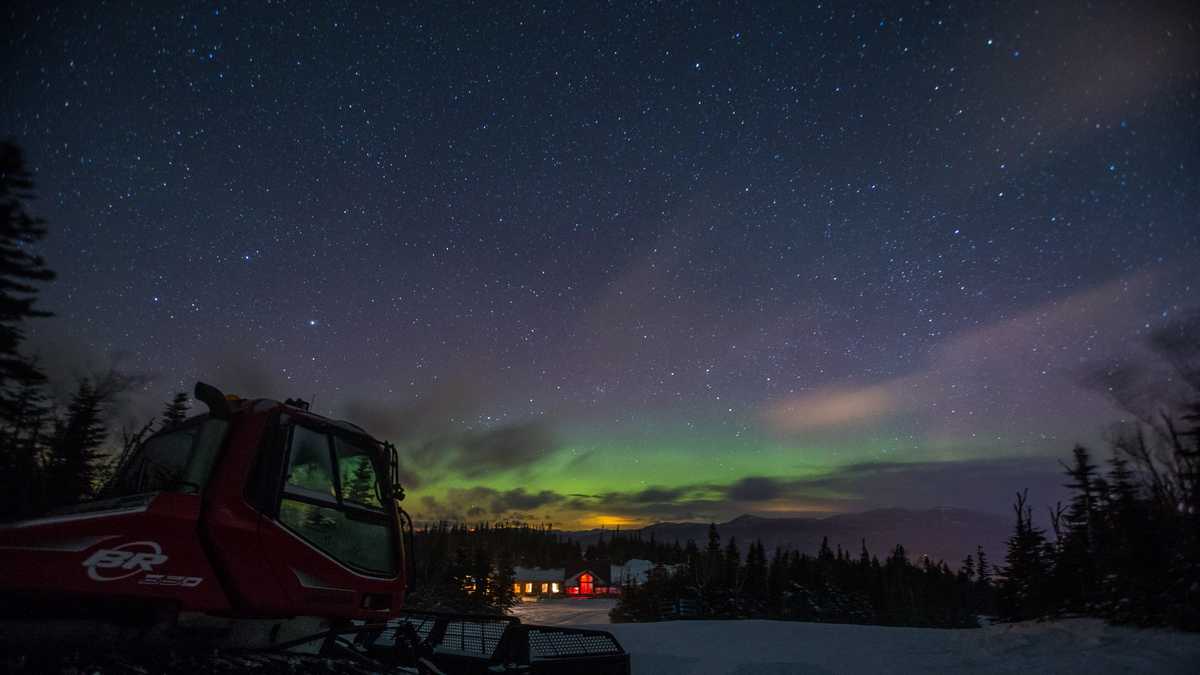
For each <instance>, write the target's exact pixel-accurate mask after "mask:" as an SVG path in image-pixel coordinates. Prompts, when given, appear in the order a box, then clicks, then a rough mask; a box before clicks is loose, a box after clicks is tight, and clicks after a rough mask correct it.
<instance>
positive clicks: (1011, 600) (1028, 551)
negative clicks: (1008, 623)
mask: <svg viewBox="0 0 1200 675" xmlns="http://www.w3.org/2000/svg"><path fill="white" fill-rule="evenodd" d="M1028 498H1029V493H1028V491H1025V492H1019V493H1017V500H1016V503H1015V504H1014V506H1013V511H1014V512H1015V513H1016V516H1017V522H1016V527H1015V530H1014V532H1013V535H1012V536H1011V537H1009V539H1008V552H1007V555H1006V558H1005V563H1006V567H1005V570H1004V581H1003V582H1002V583H1001V585H1000V609H1001V612H1002V613H1003V615H1004V618H1007V619H1012V620H1024V619H1032V618H1037V617H1039V616H1042V614H1043V613H1045V611H1046V609H1048V606H1049V604H1050V600H1051V599H1050V598H1048V597H1047V595H1048V593H1047V591H1048V588H1047V580H1048V578H1049V577H1050V559H1051V558H1052V555H1053V550H1052V549H1048V546H1049V543H1048V542H1047V541H1046V536H1045V533H1044V532H1042V530H1041V529H1040V528H1038V527H1037V526H1035V525H1034V524H1033V511H1032V509H1030V508H1029V507H1028V506H1026V501H1027V500H1028Z"/></svg>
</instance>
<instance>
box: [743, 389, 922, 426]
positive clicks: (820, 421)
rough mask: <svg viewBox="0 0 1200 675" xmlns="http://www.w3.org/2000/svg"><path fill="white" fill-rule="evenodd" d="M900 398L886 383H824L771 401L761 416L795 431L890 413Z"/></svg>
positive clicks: (899, 404) (896, 407)
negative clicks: (854, 386) (853, 385)
mask: <svg viewBox="0 0 1200 675" xmlns="http://www.w3.org/2000/svg"><path fill="white" fill-rule="evenodd" d="M903 401H904V399H902V398H901V397H899V396H898V395H897V392H896V391H895V387H891V386H887V385H873V386H867V387H861V388H857V389H851V388H844V387H843V388H837V387H828V388H823V389H820V390H817V391H814V392H812V393H807V394H801V395H800V396H795V397H792V398H789V399H786V400H784V401H781V402H779V403H777V404H775V405H772V406H770V407H769V408H768V409H767V410H766V412H765V413H764V417H765V418H766V420H767V422H768V423H769V424H770V425H771V426H772V427H773V428H774V429H775V430H777V431H780V432H782V433H797V432H801V431H806V430H809V429H815V428H823V427H831V426H842V425H844V424H848V423H851V422H857V421H859V420H862V419H870V418H875V417H879V416H882V415H888V414H893V413H895V412H897V411H898V410H900V409H901V406H902V405H903Z"/></svg>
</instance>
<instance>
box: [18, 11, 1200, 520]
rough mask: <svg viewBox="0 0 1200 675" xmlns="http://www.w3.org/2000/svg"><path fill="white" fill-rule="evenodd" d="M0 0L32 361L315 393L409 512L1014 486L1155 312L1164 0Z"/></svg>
mask: <svg viewBox="0 0 1200 675" xmlns="http://www.w3.org/2000/svg"><path fill="white" fill-rule="evenodd" d="M1075 5H1076V3H1051V4H1049V5H1047V4H1038V3H1015V4H1011V5H1009V4H1005V5H1002V6H996V5H995V4H994V3H976V2H972V3H963V4H953V5H949V4H940V3H929V4H927V3H875V4H872V5H871V6H870V7H869V8H857V9H854V8H850V7H842V6H839V5H837V4H834V5H829V4H809V5H803V4H792V3H784V4H779V5H766V4H759V3H754V4H732V5H716V4H715V3H696V4H678V5H677V4H674V3H669V4H653V3H613V4H605V5H590V4H589V5H583V4H579V3H528V4H522V5H519V6H518V5H511V6H504V5H500V4H496V3H462V4H458V3H455V4H453V5H452V6H451V7H449V8H447V7H441V6H435V5H427V6H419V7H415V8H393V7H392V4H391V3H379V4H378V5H377V4H373V3H356V2H351V3H312V4H300V3H266V4H262V5H258V6H254V7H246V6H242V5H240V4H222V3H207V2H204V3H180V4H178V5H177V6H175V7H170V6H169V5H167V4H166V3H163V4H161V5H159V4H155V6H154V8H152V9H147V8H144V7H143V8H131V7H128V6H125V5H123V4H119V3H113V4H96V3H90V2H88V3H57V4H54V5H53V6H52V5H51V4H50V3H41V2H18V3H10V4H9V5H8V7H7V9H5V10H3V12H4V14H3V16H4V20H5V22H6V23H7V24H8V25H9V26H12V27H13V28H12V29H10V30H9V31H8V32H7V33H6V36H5V38H4V43H3V63H4V64H5V67H4V69H3V73H2V75H0V77H2V80H0V83H2V85H3V86H2V91H3V95H4V104H3V107H2V108H0V134H5V135H8V136H11V137H12V138H13V139H14V140H15V141H16V142H17V143H19V144H20V145H21V146H22V147H23V148H24V149H25V152H26V155H27V159H28V161H29V163H30V165H31V167H32V168H33V169H34V170H35V172H36V174H35V175H36V180H37V184H38V194H39V197H40V198H39V200H38V201H37V202H36V210H37V212H38V213H39V214H40V215H41V216H43V217H45V218H46V219H47V221H48V223H49V229H50V236H49V237H48V239H47V240H46V242H45V243H44V245H43V246H42V249H43V250H42V251H41V252H42V253H43V254H44V255H45V257H46V258H47V260H48V262H49V265H50V267H51V268H53V269H54V270H55V271H56V272H58V275H59V278H58V280H57V281H56V282H54V283H53V284H50V285H48V286H47V287H46V289H45V290H44V292H42V294H41V296H40V297H41V299H40V300H39V304H40V306H42V307H44V308H46V309H49V310H51V311H53V312H55V313H56V315H57V316H56V317H55V318H53V319H46V320H39V322H38V323H37V324H36V325H35V326H34V327H33V328H32V332H31V337H30V340H29V346H30V348H31V349H32V350H33V351H37V352H39V353H40V354H41V356H42V359H43V362H44V363H45V364H46V367H47V369H48V370H49V371H50V373H51V375H52V376H53V377H54V378H55V381H56V382H58V383H64V384H63V385H62V386H64V387H69V383H70V379H71V378H72V377H74V376H77V375H79V374H82V373H86V372H88V370H89V369H95V368H102V367H104V366H105V365H106V364H109V363H112V362H114V361H115V362H116V363H118V364H119V365H120V367H121V368H124V369H126V370H129V371H131V372H136V373H143V374H146V375H148V376H150V379H149V380H148V381H147V383H146V384H145V385H144V387H142V388H141V389H139V390H138V391H136V392H134V393H133V394H132V395H131V396H130V397H129V400H128V401H127V402H126V403H127V405H126V406H125V408H124V409H122V411H121V412H120V415H121V418H122V419H123V420H137V419H145V418H146V417H147V416H149V415H152V414H154V412H155V411H156V410H157V408H158V406H159V405H160V402H162V401H164V400H166V399H167V398H169V396H170V394H171V392H173V391H176V390H180V389H190V387H191V384H192V383H193V382H194V381H195V380H197V379H203V380H205V381H208V382H211V383H213V384H216V385H218V386H220V387H222V388H223V389H225V390H226V391H231V392H235V393H238V394H241V395H243V396H269V397H274V398H279V399H282V398H285V397H291V396H301V397H304V398H306V399H307V398H315V401H314V410H315V411H317V412H321V413H323V414H330V415H333V416H336V417H345V418H348V419H352V420H354V421H356V422H358V423H361V424H362V425H364V426H365V427H367V428H368V429H370V430H371V431H372V432H374V433H375V434H376V435H378V436H380V437H383V438H390V439H392V440H394V441H396V442H397V443H398V445H399V446H400V447H401V448H402V450H403V451H404V453H405V454H404V456H405V467H404V469H405V474H406V478H407V483H408V493H409V495H410V499H411V500H412V504H414V506H413V509H414V511H415V512H416V515H417V516H418V518H425V519H431V518H466V519H485V518H486V519H491V520H495V519H501V518H520V519H525V520H529V521H533V522H553V523H555V524H557V525H562V526H566V527H580V526H584V527H586V526H595V525H601V524H604V525H618V524H620V525H633V524H642V523H648V522H653V521H656V520H661V519H673V520H684V519H686V520H712V519H716V520H724V519H727V518H730V517H733V516H736V515H739V514H741V513H757V514H768V515H769V514H814V513H832V512H841V511H854V510H861V509H865V508H870V507H874V506H907V507H929V506H939V505H940V506H959V507H969V508H977V509H986V510H991V511H998V512H1005V511H1006V510H1007V508H1008V504H1007V502H1008V499H1009V498H1010V497H1011V494H1012V493H1013V492H1014V491H1015V490H1018V489H1020V488H1022V487H1028V488H1030V491H1031V493H1035V494H1039V495H1043V496H1044V498H1043V499H1040V500H1039V501H1051V495H1052V494H1054V493H1055V492H1054V491H1056V490H1058V489H1059V485H1060V483H1061V482H1062V479H1061V478H1060V477H1059V475H1058V472H1059V467H1058V465H1057V460H1058V459H1059V458H1061V457H1063V456H1065V453H1068V452H1069V451H1070V447H1071V445H1072V444H1073V443H1075V442H1085V443H1091V444H1096V445H1099V444H1100V439H1101V437H1102V434H1103V431H1104V426H1105V425H1106V424H1108V423H1110V422H1112V421H1114V420H1116V419H1118V417H1119V416H1120V415H1119V413H1118V411H1116V410H1115V409H1114V408H1113V407H1111V406H1110V405H1109V403H1108V402H1107V401H1106V399H1105V397H1104V396H1103V395H1102V393H1101V392H1099V391H1097V390H1096V389H1094V388H1091V387H1088V386H1086V385H1085V384H1084V381H1085V380H1086V379H1087V374H1088V373H1089V372H1090V371H1091V370H1093V369H1095V368H1097V367H1099V364H1104V363H1107V362H1111V361H1112V360H1114V359H1134V358H1138V355H1139V354H1141V353H1142V350H1143V349H1144V347H1143V344H1144V340H1145V338H1146V336H1147V335H1148V334H1149V333H1150V332H1151V331H1153V330H1154V329H1155V328H1157V327H1159V326H1162V325H1164V324H1165V323H1166V322H1169V321H1171V320H1173V319H1175V318H1177V317H1180V316H1184V315H1187V314H1188V313H1189V312H1192V311H1195V309H1196V306H1197V301H1196V298H1197V297H1198V295H1200V294H1198V293H1197V283H1198V281H1200V280H1198V279H1197V278H1196V273H1195V264H1194V260H1195V259H1196V254H1197V248H1198V245H1200V133H1198V129H1200V126H1198V125H1200V99H1198V98H1197V93H1196V92H1197V91H1200V65H1198V64H1200V47H1198V46H1197V45H1200V39H1198V38H1200V36H1198V35H1197V30H1198V24H1197V20H1196V15H1195V13H1194V10H1192V9H1189V8H1188V7H1187V5H1186V3H1180V4H1178V5H1171V4H1162V5H1154V7H1152V8H1150V7H1141V6H1122V5H1120V4H1117V3H1098V5H1099V6H1092V7H1084V6H1075Z"/></svg>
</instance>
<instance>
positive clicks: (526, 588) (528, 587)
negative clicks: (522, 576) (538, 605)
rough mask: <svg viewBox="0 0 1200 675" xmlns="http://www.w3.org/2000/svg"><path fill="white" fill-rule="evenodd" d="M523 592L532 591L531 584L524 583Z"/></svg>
mask: <svg viewBox="0 0 1200 675" xmlns="http://www.w3.org/2000/svg"><path fill="white" fill-rule="evenodd" d="M525 592H526V593H533V584H525Z"/></svg>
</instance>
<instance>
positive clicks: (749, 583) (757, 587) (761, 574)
mask: <svg viewBox="0 0 1200 675" xmlns="http://www.w3.org/2000/svg"><path fill="white" fill-rule="evenodd" d="M744 590H745V593H746V595H747V596H749V597H750V598H751V599H752V600H753V601H754V602H755V603H757V602H760V601H762V600H763V599H764V598H766V596H767V552H766V549H765V548H764V547H763V543H762V540H761V539H758V540H756V541H754V542H752V543H751V544H750V548H749V550H748V551H747V552H746V580H745V584H744Z"/></svg>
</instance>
